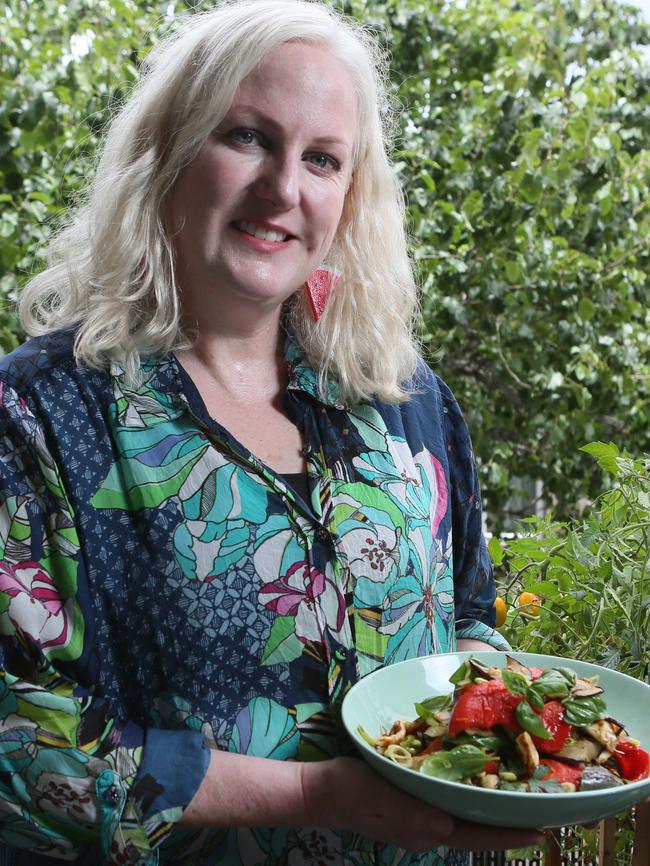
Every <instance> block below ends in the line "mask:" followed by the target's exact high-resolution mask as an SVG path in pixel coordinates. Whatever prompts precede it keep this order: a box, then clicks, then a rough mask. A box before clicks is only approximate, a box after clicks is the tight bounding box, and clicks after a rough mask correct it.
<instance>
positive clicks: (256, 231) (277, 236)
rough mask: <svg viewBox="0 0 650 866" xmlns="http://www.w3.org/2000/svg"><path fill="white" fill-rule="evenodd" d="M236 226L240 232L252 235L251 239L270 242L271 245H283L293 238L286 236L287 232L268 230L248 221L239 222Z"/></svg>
mask: <svg viewBox="0 0 650 866" xmlns="http://www.w3.org/2000/svg"><path fill="white" fill-rule="evenodd" d="M234 226H235V228H236V229H237V230H238V231H240V232H244V234H247V235H251V237H254V238H258V240H261V241H270V242H271V243H281V242H282V241H288V240H289V239H290V238H291V237H293V235H290V234H286V233H285V232H281V231H276V230H275V229H267V228H264V226H260V225H258V224H257V223H253V222H248V221H246V220H239V221H238V222H236V223H234Z"/></svg>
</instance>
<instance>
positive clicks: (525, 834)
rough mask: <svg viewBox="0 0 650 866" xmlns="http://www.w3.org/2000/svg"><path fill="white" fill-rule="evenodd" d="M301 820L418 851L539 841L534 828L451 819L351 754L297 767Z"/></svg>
mask: <svg viewBox="0 0 650 866" xmlns="http://www.w3.org/2000/svg"><path fill="white" fill-rule="evenodd" d="M299 766H300V768H301V771H302V787H303V800H304V804H305V811H306V814H307V822H306V823H307V824H309V825H311V826H314V827H333V828H337V829H344V830H352V831H355V832H358V833H362V834H363V835H364V836H367V837H369V838H370V839H376V840H377V841H379V842H389V843H393V844H395V845H399V846H400V847H401V848H405V849H406V850H407V851H412V852H415V853H421V852H424V851H429V850H431V849H432V848H436V847H437V846H439V845H447V846H449V847H452V848H466V849H468V850H475V851H480V850H493V851H501V850H505V849H507V848H522V847H525V846H528V845H539V846H541V845H543V844H544V836H543V835H542V834H541V833H539V832H537V831H536V830H521V829H508V828H504V827H487V826H485V825H482V824H473V823H470V822H468V821H462V820H460V819H458V818H453V817H452V816H451V815H448V814H447V813H446V812H443V811H442V810H440V809H436V808H435V807H433V806H428V805H427V804H426V803H423V802H421V801H420V800H417V799H415V798H414V797H411V796H410V795H408V794H405V793H403V792H402V791H400V790H399V789H397V788H395V787H393V786H392V785H390V784H389V783H388V782H386V781H385V780H384V779H383V778H382V777H381V776H380V775H378V774H377V773H375V772H374V770H372V769H371V768H370V767H369V766H368V765H367V764H364V763H363V762H362V761H361V760H359V759H356V758H334V759H333V760H330V761H320V762H317V763H305V764H300V765H299Z"/></svg>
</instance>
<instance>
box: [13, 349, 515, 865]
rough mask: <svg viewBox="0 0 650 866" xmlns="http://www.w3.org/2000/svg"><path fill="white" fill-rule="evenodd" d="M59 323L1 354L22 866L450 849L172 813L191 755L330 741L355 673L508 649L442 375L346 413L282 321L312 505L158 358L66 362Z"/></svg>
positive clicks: (314, 747) (194, 760) (315, 857)
mask: <svg viewBox="0 0 650 866" xmlns="http://www.w3.org/2000/svg"><path fill="white" fill-rule="evenodd" d="M72 339H73V335H72V334H69V333H60V334H56V335H51V336H49V337H43V338H37V339H34V340H32V341H30V342H29V343H27V344H26V345H25V346H23V347H21V348H20V349H19V350H17V351H16V352H15V353H13V354H12V355H11V356H9V357H8V358H6V359H4V360H3V362H2V365H1V368H0V380H1V381H0V388H1V389H2V390H1V391H0V397H1V398H2V402H3V407H4V414H3V420H2V424H3V435H2V437H0V441H1V443H2V444H1V447H0V633H1V634H2V645H3V664H4V676H3V678H2V680H1V681H0V683H1V685H2V689H3V691H2V692H1V693H0V770H1V771H2V772H1V774H0V839H2V840H3V841H4V842H5V843H7V844H8V845H10V846H13V847H14V848H17V849H28V850H32V851H34V852H36V853H34V854H33V855H32V856H33V857H34V859H33V861H30V863H33V864H34V866H40V859H39V858H40V855H41V854H43V855H45V854H48V855H55V856H59V857H64V858H67V859H69V860H75V861H76V862H78V863H84V864H90V863H93V864H96V863H111V864H118V863H119V864H125V863H133V864H135V863H139V864H144V863H146V864H154V863H160V864H165V863H169V864H172V863H173V864H190V863H191V864H197V866H199V864H201V866H212V864H215V866H216V864H229V866H230V864H234V866H238V864H246V866H253V864H254V866H261V864H268V866H270V864H314V866H315V864H321V863H325V864H326V863H332V864H336V866H342V864H368V866H370V864H376V866H388V864H395V866H397V864H399V866H415V864H420V866H439V864H442V863H447V864H451V863H459V864H460V863H462V862H463V857H462V855H460V854H455V853H454V852H444V851H440V852H431V853H430V854H428V855H425V856H415V855H411V854H408V853H407V852H405V851H398V850H397V849H394V848H393V847H391V846H386V845H381V844H379V843H377V842H375V841H373V840H367V839H363V838H361V837H359V836H356V835H354V834H346V833H337V832H334V831H321V830H318V831H316V830H312V829H310V828H294V829H288V828H267V829H265V828H248V829H247V828H238V829H232V830H220V831H209V832H208V831H203V832H199V831H196V830H190V829H186V828H181V827H179V826H178V820H179V818H180V817H181V815H182V811H183V808H184V807H185V805H186V804H187V803H188V802H189V800H190V799H191V798H192V795H193V794H194V792H195V791H196V788H197V787H198V785H199V784H200V782H201V779H202V776H203V774H204V772H205V768H206V765H207V758H208V751H207V748H206V747H208V748H218V749H225V750H229V751H232V752H237V753H242V754H249V755H256V756H260V757H265V758H269V759H273V760H322V759H326V758H328V757H332V756H335V755H339V754H344V753H346V752H348V751H350V750H351V748H352V746H351V744H350V742H349V741H348V740H347V738H346V736H345V733H344V731H343V730H342V727H341V723H340V706H341V701H342V699H343V697H344V695H345V693H346V692H347V690H348V689H349V688H350V687H351V686H352V685H353V684H354V683H355V682H356V681H357V680H358V679H359V678H360V677H361V676H363V675H365V674H367V673H368V672H370V671H372V670H374V669H375V668H377V667H379V666H381V665H385V664H393V663H396V662H399V661H402V660H404V659H408V658H413V657H415V656H420V655H425V654H428V653H437V652H446V651H449V650H451V649H453V648H454V646H455V641H456V639H457V637H458V636H473V637H478V638H479V639H483V640H486V641H488V642H491V643H492V644H493V645H494V646H496V647H503V646H504V642H503V641H502V639H501V637H500V636H499V635H498V633H497V632H496V631H495V630H494V628H493V626H494V620H493V609H492V608H493V599H494V584H493V580H492V575H491V570H490V566H489V562H488V560H487V554H486V551H485V545H484V542H483V540H482V536H481V525H480V519H481V518H480V498H479V492H478V485H477V482H476V473H475V468H474V462H473V458H472V454H471V446H470V444H469V437H468V435H467V431H466V428H465V426H464V422H463V420H462V416H461V415H460V412H459V410H458V407H457V405H456V403H455V401H454V399H453V396H452V395H451V393H450V392H449V390H448V389H447V388H446V386H445V385H444V383H442V382H441V381H440V380H439V379H437V378H436V377H435V376H434V375H433V374H432V373H431V372H430V371H429V370H428V369H426V368H425V367H424V366H422V368H421V370H420V371H419V374H418V378H417V382H415V383H414V385H415V386H416V387H415V388H414V393H413V396H412V397H411V399H410V400H409V401H408V402H407V403H405V404H403V405H402V406H399V407H395V406H386V405H384V404H382V403H380V402H375V403H372V404H364V405H358V406H354V407H346V406H343V405H341V404H340V402H339V399H338V393H337V390H336V387H335V386H334V385H333V384H332V385H331V386H330V389H329V391H328V394H327V396H326V397H323V396H322V395H321V394H319V392H318V389H317V385H316V377H315V376H314V374H313V372H312V371H311V370H310V369H309V367H308V366H307V365H306V364H305V363H304V362H303V361H302V359H301V357H300V353H299V351H298V348H297V346H296V345H295V343H294V342H293V341H292V340H291V339H290V338H288V339H287V345H286V362H287V370H288V380H289V385H288V388H287V393H286V397H285V408H286V411H287V413H288V415H289V416H290V417H291V418H292V420H293V421H294V422H295V423H296V424H297V425H298V427H299V428H300V429H301V431H302V433H303V436H304V439H305V442H306V443H307V447H306V456H307V468H308V474H307V485H308V488H307V489H308V493H309V495H308V496H307V497H305V495H304V494H303V493H301V492H300V490H296V489H294V488H293V486H292V484H291V482H290V479H286V478H283V477H282V476H280V475H278V474H276V473H275V472H274V471H273V470H272V469H271V468H269V467H267V466H265V465H264V464H262V463H261V462H260V461H259V460H258V459H257V458H256V457H255V456H254V455H253V454H251V453H250V452H248V451H247V450H246V449H245V448H244V447H243V446H242V445H241V444H240V443H238V442H237V441H236V440H235V439H233V437H232V436H231V435H230V434H229V432H228V431H227V430H225V429H224V428H222V427H221V426H220V425H219V424H218V423H217V422H215V421H214V420H213V419H211V418H210V417H209V416H208V414H207V412H206V410H205V407H204V405H203V403H202V401H201V399H200V396H199V395H198V393H197V392H196V389H195V388H194V386H193V384H192V382H191V381H190V380H189V378H188V377H187V375H186V374H185V372H184V370H183V369H182V367H180V366H179V364H178V363H177V361H176V360H175V359H174V358H173V357H169V358H163V359H150V360H148V361H146V362H145V363H144V364H143V366H142V371H141V372H142V375H141V377H140V379H139V382H138V384H137V385H132V384H129V383H128V382H127V380H126V378H125V376H124V373H123V371H122V370H121V368H119V366H114V367H113V368H112V369H111V370H110V372H108V371H104V372H101V371H88V370H83V369H79V368H77V367H76V366H75V364H74V362H73V360H72V354H71V345H72ZM93 858H94V859H93ZM46 862H47V861H46V860H43V864H45V863H46Z"/></svg>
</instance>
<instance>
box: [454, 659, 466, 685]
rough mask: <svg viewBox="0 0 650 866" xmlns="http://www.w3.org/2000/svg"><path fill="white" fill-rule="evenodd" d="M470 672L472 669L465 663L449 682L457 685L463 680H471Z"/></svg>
mask: <svg viewBox="0 0 650 866" xmlns="http://www.w3.org/2000/svg"><path fill="white" fill-rule="evenodd" d="M470 670H471V668H470V664H469V662H467V661H465V662H463V663H462V665H461V666H460V667H459V668H458V670H457V671H454V673H453V674H452V675H451V676H450V677H449V682H450V683H453V684H454V685H457V684H458V683H461V682H462V681H463V680H467V679H469V672H470Z"/></svg>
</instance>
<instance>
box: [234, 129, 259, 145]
mask: <svg viewBox="0 0 650 866" xmlns="http://www.w3.org/2000/svg"><path fill="white" fill-rule="evenodd" d="M230 137H231V138H232V140H233V141H236V142H237V144H255V143H256V142H257V141H259V138H258V136H257V133H255V132H253V130H252V129H233V131H232V132H231V133H230Z"/></svg>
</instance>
